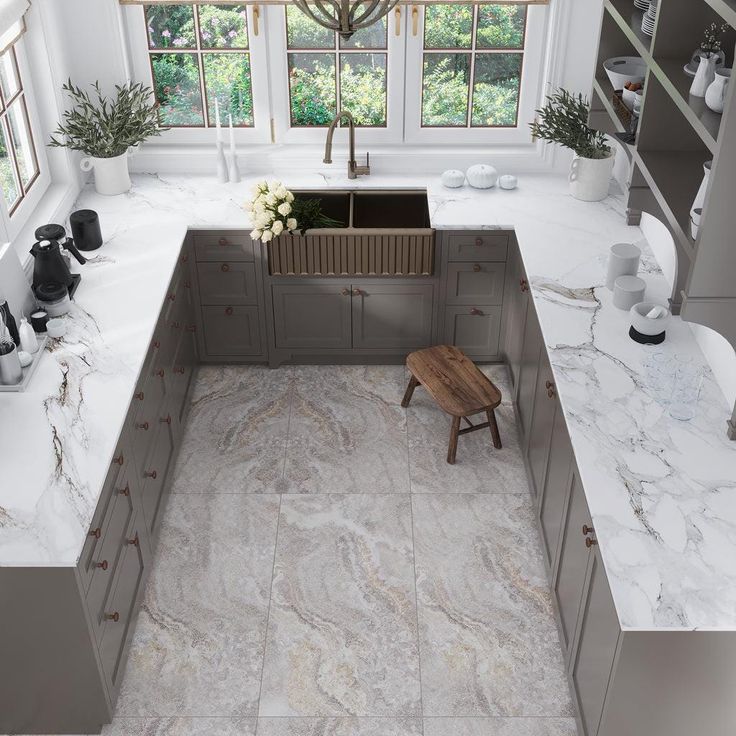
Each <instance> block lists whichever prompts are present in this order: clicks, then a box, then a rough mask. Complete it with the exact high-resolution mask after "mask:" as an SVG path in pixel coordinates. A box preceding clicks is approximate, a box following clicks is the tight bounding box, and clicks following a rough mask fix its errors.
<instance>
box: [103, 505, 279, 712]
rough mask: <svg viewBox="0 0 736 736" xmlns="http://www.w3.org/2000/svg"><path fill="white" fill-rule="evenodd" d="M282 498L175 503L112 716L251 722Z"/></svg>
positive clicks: (167, 517)
mask: <svg viewBox="0 0 736 736" xmlns="http://www.w3.org/2000/svg"><path fill="white" fill-rule="evenodd" d="M278 508H279V499H278V498H277V497H274V496H268V495H259V496H243V495H233V494H228V495H224V494H223V495H220V494H217V495H180V496H172V497H171V498H170V499H169V504H168V508H167V509H166V514H165V516H164V520H163V524H162V529H161V538H160V541H159V546H158V551H157V554H156V557H155V559H154V563H153V568H152V574H151V578H150V580H149V582H148V586H147V588H146V592H145V597H144V602H143V607H142V610H141V613H140V617H139V619H138V626H137V628H136V632H135V635H134V637H133V642H132V646H131V651H130V657H129V660H128V666H127V670H126V673H125V678H124V680H123V684H122V689H121V693H120V699H119V701H118V707H117V712H116V716H254V715H256V712H257V703H258V692H259V685H260V675H261V668H262V663H263V648H264V640H265V630H266V619H267V613H268V601H269V593H270V582H271V572H272V567H273V554H274V545H275V541H276V525H277V519H278Z"/></svg>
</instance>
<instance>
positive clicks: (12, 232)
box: [0, 36, 51, 241]
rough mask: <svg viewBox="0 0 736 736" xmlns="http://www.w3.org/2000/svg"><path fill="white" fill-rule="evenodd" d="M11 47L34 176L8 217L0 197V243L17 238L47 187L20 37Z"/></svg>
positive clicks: (39, 131)
mask: <svg viewBox="0 0 736 736" xmlns="http://www.w3.org/2000/svg"><path fill="white" fill-rule="evenodd" d="M13 47H14V49H15V58H16V61H17V63H18V76H19V78H20V83H21V86H22V88H23V95H24V97H25V103H26V110H27V113H28V124H29V126H30V129H31V137H32V141H33V146H34V151H35V154H36V165H37V166H38V175H37V176H36V179H35V180H34V181H33V183H32V184H31V186H30V188H29V189H28V192H27V194H25V196H24V197H23V199H22V200H21V201H20V203H19V204H18V205H17V206H16V208H15V209H14V210H13V213H12V215H11V214H10V212H9V210H8V208H7V206H6V204H5V199H4V197H0V227H2V230H3V236H4V237H3V238H2V240H3V241H10V240H14V239H15V238H16V237H17V236H18V234H19V233H20V231H21V230H22V229H23V226H24V225H25V224H26V222H27V221H28V219H29V218H30V217H31V215H32V214H33V211H34V210H35V209H36V207H37V206H38V203H39V202H40V201H41V198H42V197H43V195H44V194H45V193H46V190H47V189H48V187H49V184H50V183H51V175H50V173H49V166H48V159H47V158H46V145H45V139H44V134H43V132H42V129H41V124H40V121H39V115H38V108H37V105H36V97H35V95H34V92H33V84H32V79H31V71H30V67H29V64H28V57H27V55H26V49H25V45H24V40H23V36H21V37H20V38H19V39H18V40H17V41H16V42H15V43H14V44H13Z"/></svg>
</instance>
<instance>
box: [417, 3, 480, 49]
mask: <svg viewBox="0 0 736 736" xmlns="http://www.w3.org/2000/svg"><path fill="white" fill-rule="evenodd" d="M472 41H473V6H472V5H455V4H453V5H428V6H427V7H426V8H425V10H424V48H425V49H469V48H470V47H471V46H472Z"/></svg>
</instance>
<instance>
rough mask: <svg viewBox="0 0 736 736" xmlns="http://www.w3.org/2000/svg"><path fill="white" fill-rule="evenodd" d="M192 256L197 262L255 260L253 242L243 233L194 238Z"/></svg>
mask: <svg viewBox="0 0 736 736" xmlns="http://www.w3.org/2000/svg"><path fill="white" fill-rule="evenodd" d="M193 239H194V255H195V258H196V259H197V260H198V261H252V260H255V256H254V252H253V241H252V240H251V239H250V238H249V237H248V235H247V234H245V233H238V232H222V233H214V234H211V235H195V236H194V238H193Z"/></svg>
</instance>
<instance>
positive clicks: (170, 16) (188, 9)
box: [146, 5, 196, 49]
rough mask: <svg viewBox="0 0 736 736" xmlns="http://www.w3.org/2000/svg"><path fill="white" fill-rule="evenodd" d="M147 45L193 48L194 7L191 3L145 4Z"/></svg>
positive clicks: (159, 47) (161, 47)
mask: <svg viewBox="0 0 736 736" xmlns="http://www.w3.org/2000/svg"><path fill="white" fill-rule="evenodd" d="M146 23H147V24H148V45H149V46H150V48H152V49H169V48H188V49H191V48H194V47H195V46H196V38H195V35H194V9H193V7H192V6H191V5H146Z"/></svg>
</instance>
